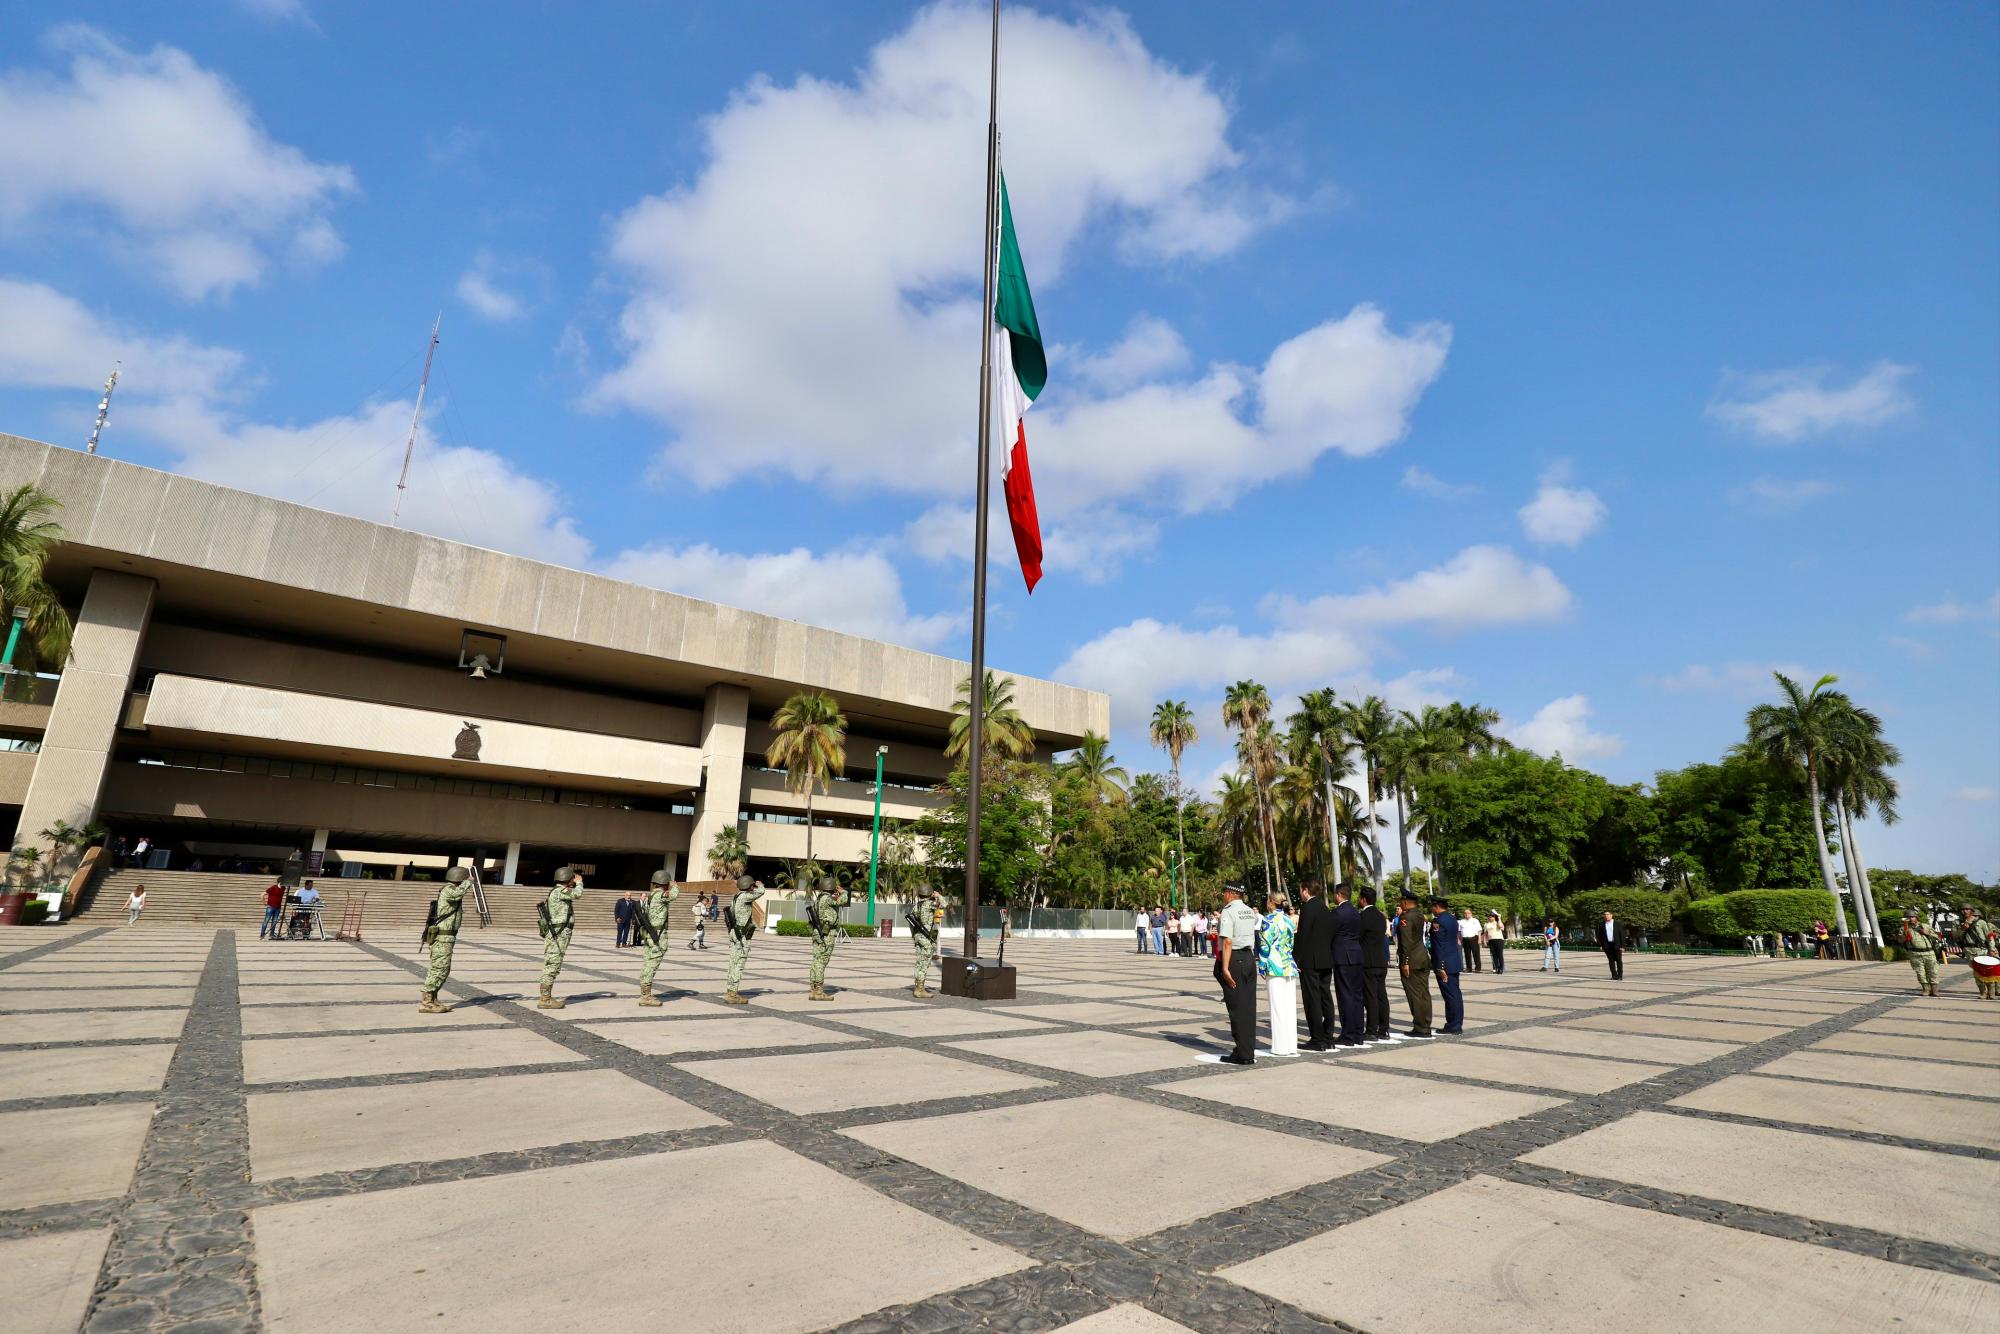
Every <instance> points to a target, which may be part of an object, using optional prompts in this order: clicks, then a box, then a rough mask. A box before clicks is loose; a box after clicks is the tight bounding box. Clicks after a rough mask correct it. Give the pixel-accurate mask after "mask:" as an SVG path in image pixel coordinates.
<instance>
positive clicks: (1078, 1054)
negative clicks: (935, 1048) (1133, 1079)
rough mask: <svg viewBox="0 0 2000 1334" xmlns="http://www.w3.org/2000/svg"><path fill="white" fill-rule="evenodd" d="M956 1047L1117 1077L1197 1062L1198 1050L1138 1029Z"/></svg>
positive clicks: (1072, 1071) (954, 1045) (956, 1047)
mask: <svg viewBox="0 0 2000 1334" xmlns="http://www.w3.org/2000/svg"><path fill="white" fill-rule="evenodd" d="M949 1045H950V1046H951V1048H952V1049H953V1050H956V1051H972V1052H979V1053H981V1054H982V1055H986V1056H999V1057H1002V1058H1004V1059H1006V1060H1009V1061H1019V1062H1021V1063H1022V1064H1024V1065H1039V1066H1045V1067H1047V1068H1048V1069H1051V1070H1066V1071H1068V1072H1069V1073H1070V1074H1073V1075H1089V1076H1091V1077H1092V1078H1095V1079H1112V1078H1116V1077H1117V1076H1119V1075H1136V1074H1141V1073H1143V1072H1145V1071H1147V1070H1169V1069H1173V1068H1174V1067H1176V1066H1184V1065H1191V1064H1193V1062H1194V1060H1195V1057H1196V1056H1197V1055H1198V1053H1197V1052H1195V1051H1192V1050H1190V1049H1189V1048H1187V1047H1184V1046H1182V1045H1181V1044H1180V1043H1177V1042H1168V1041H1165V1040H1164V1039H1161V1038H1155V1037H1141V1036H1139V1035H1137V1034H1134V1033H1106V1032H1099V1031H1096V1030H1084V1031H1081V1032H1078V1031H1068V1032H1059V1033H1034V1034H1030V1035H1028V1036H1026V1037H1018V1038H988V1039H984V1040H982V1041H978V1042H954V1043H951V1044H949Z"/></svg>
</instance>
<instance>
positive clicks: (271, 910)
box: [141, 840, 285, 940]
mask: <svg viewBox="0 0 2000 1334" xmlns="http://www.w3.org/2000/svg"><path fill="white" fill-rule="evenodd" d="M143 841H144V840H141V842H143ZM284 911H285V887H284V886H283V885H281V884H279V883H278V882H277V881H275V880H273V881H272V882H271V883H270V885H269V886H268V887H266V888H265V890H264V924H263V925H262V926H260V927H258V928H257V939H259V940H276V939H277V938H278V927H279V918H281V917H282V916H283V915H284Z"/></svg>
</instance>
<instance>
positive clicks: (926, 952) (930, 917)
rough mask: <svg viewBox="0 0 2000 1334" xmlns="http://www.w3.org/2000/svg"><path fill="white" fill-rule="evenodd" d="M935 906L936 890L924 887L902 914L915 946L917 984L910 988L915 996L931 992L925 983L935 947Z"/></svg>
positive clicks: (929, 975)
mask: <svg viewBox="0 0 2000 1334" xmlns="http://www.w3.org/2000/svg"><path fill="white" fill-rule="evenodd" d="M937 906H938V897H937V890H935V889H925V890H924V891H923V892H922V893H920V894H918V895H917V898H916V901H915V902H914V903H912V904H911V905H910V906H909V908H908V910H907V911H905V912H904V914H903V921H904V923H905V924H906V925H908V927H909V928H910V940H911V942H912V943H914V944H915V945H916V947H917V984H916V985H915V986H914V987H912V988H910V991H911V994H912V995H915V996H928V995H930V994H931V993H930V988H929V987H928V986H927V985H926V984H927V983H928V982H929V981H930V977H931V952H932V951H933V950H935V949H936V948H937V925H938V924H937V916H936V913H935V909H936V908H937Z"/></svg>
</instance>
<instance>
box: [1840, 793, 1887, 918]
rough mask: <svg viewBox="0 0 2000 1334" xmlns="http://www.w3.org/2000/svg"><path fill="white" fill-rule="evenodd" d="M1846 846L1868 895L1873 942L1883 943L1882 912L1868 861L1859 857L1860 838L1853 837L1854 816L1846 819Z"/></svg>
mask: <svg viewBox="0 0 2000 1334" xmlns="http://www.w3.org/2000/svg"><path fill="white" fill-rule="evenodd" d="M1847 846H1849V847H1851V848H1853V849H1854V869H1855V870H1857V871H1859V872H1861V891H1862V893H1864V894H1866V895H1867V896H1868V911H1869V912H1870V913H1871V914H1872V915H1873V916H1874V918H1875V943H1876V944H1878V945H1880V944H1882V943H1883V937H1882V914H1881V912H1880V911H1879V910H1878V909H1877V908H1876V906H1875V882H1874V881H1872V880H1870V879H1869V878H1868V863H1867V862H1865V861H1863V860H1862V858H1861V843H1860V840H1858V839H1856V838H1855V837H1854V817H1853V815H1852V814H1851V813H1850V814H1849V816H1848V819H1847Z"/></svg>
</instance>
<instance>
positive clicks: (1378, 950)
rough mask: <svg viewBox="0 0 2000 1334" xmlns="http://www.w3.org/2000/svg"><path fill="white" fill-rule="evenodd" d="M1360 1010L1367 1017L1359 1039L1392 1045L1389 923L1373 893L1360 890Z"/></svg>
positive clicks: (1372, 890)
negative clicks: (1390, 1030)
mask: <svg viewBox="0 0 2000 1334" xmlns="http://www.w3.org/2000/svg"><path fill="white" fill-rule="evenodd" d="M1355 918H1356V920H1357V921H1358V922H1359V923H1360V924H1361V1008H1362V1013H1363V1014H1364V1015H1365V1016H1366V1019H1365V1022H1364V1023H1363V1025H1362V1034H1361V1037H1362V1040H1363V1041H1366V1042H1394V1041H1395V1040H1396V1039H1395V1038H1394V1037H1393V1036H1391V1035H1390V1033H1389V923H1388V920H1387V919H1386V918H1384V917H1383V916H1382V910H1381V909H1380V908H1378V907H1376V906H1375V891H1374V889H1373V888H1371V887H1370V886H1368V885H1363V886H1362V887H1361V910H1360V911H1359V912H1358V913H1356V914H1355Z"/></svg>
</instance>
